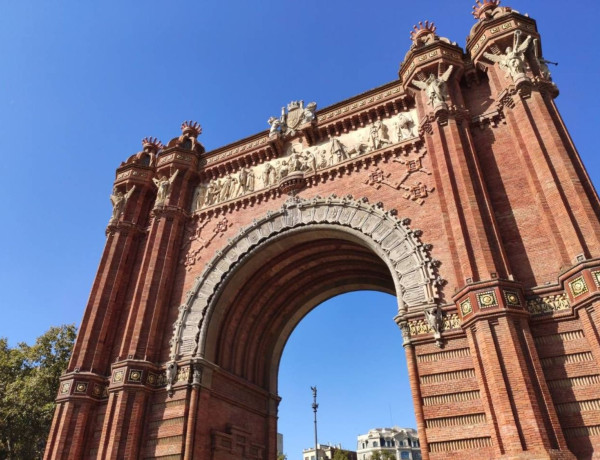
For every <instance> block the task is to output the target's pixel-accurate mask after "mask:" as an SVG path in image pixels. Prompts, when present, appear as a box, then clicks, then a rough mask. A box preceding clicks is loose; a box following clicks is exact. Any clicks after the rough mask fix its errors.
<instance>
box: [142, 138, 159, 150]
mask: <svg viewBox="0 0 600 460" xmlns="http://www.w3.org/2000/svg"><path fill="white" fill-rule="evenodd" d="M142 147H143V149H144V150H148V151H150V152H152V153H157V152H158V151H159V150H162V149H163V148H164V145H163V143H162V142H161V141H159V140H158V138H156V137H152V136H150V137H144V138H143V139H142Z"/></svg>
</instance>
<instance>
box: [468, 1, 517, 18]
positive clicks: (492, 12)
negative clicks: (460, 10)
mask: <svg viewBox="0 0 600 460" xmlns="http://www.w3.org/2000/svg"><path fill="white" fill-rule="evenodd" d="M475 2H476V4H475V5H473V11H472V12H471V14H472V15H473V16H474V17H475V19H478V20H480V21H483V20H484V19H490V18H493V17H496V16H497V15H498V14H500V13H510V12H511V11H513V10H512V8H510V7H508V6H504V7H500V0H475Z"/></svg>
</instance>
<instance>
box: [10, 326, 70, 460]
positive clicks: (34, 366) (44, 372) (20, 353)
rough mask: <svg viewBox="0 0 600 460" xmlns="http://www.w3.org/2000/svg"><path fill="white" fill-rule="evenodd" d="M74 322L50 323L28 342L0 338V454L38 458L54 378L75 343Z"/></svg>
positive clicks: (51, 405)
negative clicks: (10, 343)
mask: <svg viewBox="0 0 600 460" xmlns="http://www.w3.org/2000/svg"><path fill="white" fill-rule="evenodd" d="M75 336H76V328H75V326H74V325H66V326H59V327H51V328H50V329H49V330H48V331H47V332H46V333H45V334H43V335H42V336H40V337H38V338H37V340H36V342H35V344H34V345H33V346H29V345H27V344H26V343H19V344H18V345H17V346H16V347H14V348H11V347H9V345H8V341H7V340H6V339H5V338H0V458H6V459H37V458H42V456H43V454H44V447H45V444H46V438H47V437H48V432H49V431H50V424H51V423H52V416H53V414H54V406H55V404H54V399H55V398H56V394H57V392H58V383H59V382H58V379H59V377H60V375H61V373H62V372H63V371H64V370H65V369H66V367H67V364H68V362H69V356H70V354H71V350H72V348H73V344H74V342H75Z"/></svg>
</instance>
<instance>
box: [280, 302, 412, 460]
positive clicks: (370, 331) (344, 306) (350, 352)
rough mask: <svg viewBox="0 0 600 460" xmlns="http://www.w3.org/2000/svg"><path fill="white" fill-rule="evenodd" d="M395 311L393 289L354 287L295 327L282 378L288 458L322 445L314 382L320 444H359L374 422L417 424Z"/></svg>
mask: <svg viewBox="0 0 600 460" xmlns="http://www.w3.org/2000/svg"><path fill="white" fill-rule="evenodd" d="M394 314H395V298H394V297H393V296H391V295H388V294H385V293H381V292H374V291H354V292H349V293H345V294H341V295H338V296H336V297H333V298H331V299H329V300H327V301H325V302H323V303H321V304H319V305H318V306H317V307H316V308H315V309H313V310H312V311H311V312H310V313H309V314H308V315H307V316H306V317H305V318H303V319H302V321H301V322H300V323H299V324H298V326H297V327H296V329H295V330H294V331H293V332H292V334H291V336H290V338H289V340H288V342H287V343H286V345H285V348H284V351H283V355H282V358H281V362H280V366H279V381H278V384H279V396H280V397H281V402H280V404H279V407H278V427H277V431H278V432H279V433H282V434H283V448H284V450H283V453H286V454H287V456H288V458H300V455H301V453H302V450H303V449H312V447H313V445H314V432H313V411H312V409H311V403H312V394H311V391H310V387H311V386H317V388H318V395H317V402H318V404H319V408H318V428H319V429H318V433H319V436H318V437H319V443H322V444H327V445H338V444H341V446H342V448H343V449H349V450H357V435H359V434H366V433H367V432H368V431H369V430H370V429H373V428H376V427H393V426H399V427H402V428H414V427H416V420H415V413H414V407H413V401H412V394H411V388H410V382H409V377H408V369H407V364H406V356H405V353H404V350H403V346H402V337H401V334H400V330H399V329H398V327H397V325H396V324H395V323H394V321H393V320H392V317H393V316H394ZM303 458H306V456H303ZM360 458H361V459H362V456H361V457H360ZM398 458H400V457H398Z"/></svg>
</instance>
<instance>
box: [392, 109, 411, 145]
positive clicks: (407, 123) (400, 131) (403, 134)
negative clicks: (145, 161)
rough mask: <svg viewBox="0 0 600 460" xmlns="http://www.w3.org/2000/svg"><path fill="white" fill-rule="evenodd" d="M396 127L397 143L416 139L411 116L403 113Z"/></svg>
mask: <svg viewBox="0 0 600 460" xmlns="http://www.w3.org/2000/svg"><path fill="white" fill-rule="evenodd" d="M394 126H395V128H396V137H397V142H400V141H401V140H403V139H411V138H413V137H416V133H415V123H414V122H413V120H412V118H411V116H410V115H409V114H406V113H401V114H400V116H399V117H398V121H396V123H395V124H394Z"/></svg>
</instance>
